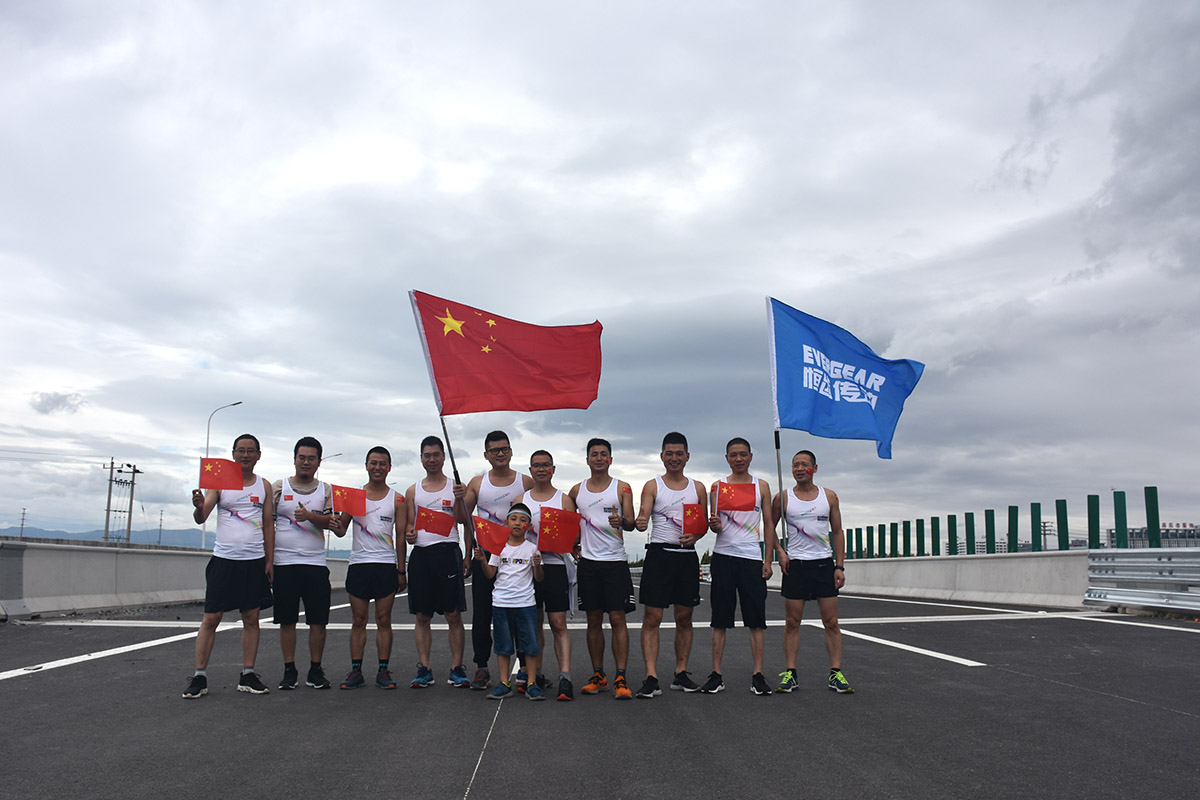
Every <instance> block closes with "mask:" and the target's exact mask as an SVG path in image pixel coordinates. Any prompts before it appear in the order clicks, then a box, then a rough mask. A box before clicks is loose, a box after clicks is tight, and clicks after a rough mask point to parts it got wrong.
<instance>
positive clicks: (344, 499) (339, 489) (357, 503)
mask: <svg viewBox="0 0 1200 800" xmlns="http://www.w3.org/2000/svg"><path fill="white" fill-rule="evenodd" d="M332 489H333V511H334V513H335V514H336V513H338V512H344V513H346V514H349V515H350V516H352V517H365V516H366V515H367V490H366V489H355V488H353V487H350V486H337V485H334V486H333V487H332Z"/></svg>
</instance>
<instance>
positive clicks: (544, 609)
mask: <svg viewBox="0 0 1200 800" xmlns="http://www.w3.org/2000/svg"><path fill="white" fill-rule="evenodd" d="M529 474H530V475H531V476H532V477H533V487H532V488H531V489H530V490H529V491H527V492H526V493H525V495H524V497H522V498H521V502H522V503H524V504H525V505H526V506H528V507H529V510H530V511H531V512H532V514H533V519H532V524H531V525H530V527H529V530H527V531H526V532H525V538H526V539H529V540H530V541H532V542H535V543H536V542H537V540H538V535H539V534H540V533H541V514H542V509H543V508H561V509H565V510H567V511H574V510H575V503H574V502H573V501H572V500H571V498H570V497H568V496H567V495H565V494H563V493H562V492H561V491H560V490H559V489H557V488H555V486H554V458H553V456H551V455H550V453H548V452H546V451H545V450H535V451H534V452H533V455H532V456H530V458H529ZM576 536H578V532H576ZM576 541H578V539H577V540H576ZM570 557H571V556H570V555H569V554H562V553H542V572H543V578H542V580H540V581H538V582H537V584H536V585H535V586H534V592H535V599H536V601H537V609H538V617H537V638H538V649H539V650H541V651H542V652H545V649H546V648H545V634H544V627H545V621H546V619H549V620H550V632H551V635H553V637H554V654H555V656H557V658H558V689H557V691H554V692H550V694H553V696H554V697H555V698H556V699H558V700H562V701H564V702H566V701H571V700H574V699H575V686H574V684H572V683H571V632H570V631H569V630H567V611H568V609H569V608H570V602H571V583H570V577H569V576H570V572H569V569H568V564H567V559H569V558H570ZM545 663H546V659H545V658H544V657H543V659H542V664H543V666H544V665H545ZM528 677H529V679H530V680H534V679H536V680H537V682H538V685H539V687H540V688H543V689H545V688H547V687H546V686H545V685H544V681H543V679H542V676H540V675H536V676H535V675H530V676H528ZM519 683H520V680H519V679H518V684H519ZM518 691H520V688H519V686H518Z"/></svg>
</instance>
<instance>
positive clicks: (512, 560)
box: [473, 503, 546, 700]
mask: <svg viewBox="0 0 1200 800" xmlns="http://www.w3.org/2000/svg"><path fill="white" fill-rule="evenodd" d="M505 522H506V523H507V524H508V541H507V542H506V543H505V544H504V549H503V550H502V551H501V552H499V553H493V554H492V556H491V558H490V559H488V560H487V562H486V563H483V564H482V567H483V572H484V574H485V575H486V576H487V577H488V578H495V579H496V583H495V586H494V587H493V588H492V630H493V638H494V639H495V642H496V644H495V648H496V662H497V667H498V668H499V675H500V679H501V682H500V683H498V684H497V685H496V688H495V689H493V690H492V691H491V692H489V693H488V697H489V698H490V699H492V700H503V699H504V698H505V697H508V696H509V695H511V694H512V693H513V689H512V685H511V684H510V682H509V680H510V675H511V672H510V667H511V666H512V657H513V653H514V652H516V651H517V650H519V651H520V652H522V653H524V654H525V663H526V668H527V669H528V670H529V671H530V672H531V673H533V674H537V672H536V671H537V667H538V664H539V662H540V661H541V658H540V657H541V650H540V649H538V643H537V604H536V602H535V601H534V594H533V582H534V581H540V580H541V579H542V554H541V553H539V552H538V549H537V545H535V544H534V543H533V542H528V541H526V540H525V531H527V530H529V528H530V526H531V525H532V524H533V514H531V513H530V511H529V507H528V506H526V505H525V504H524V503H516V504H514V505H513V506H512V508H510V509H509V510H508V517H507V519H506V520H505ZM473 557H474V558H475V560H476V561H480V562H482V561H483V560H484V555H483V550H482V549H481V548H479V547H476V548H475V552H474V553H473ZM514 639H515V645H516V647H515V648H514ZM525 696H526V697H527V698H529V699H530V700H545V699H546V695H545V694H544V693H543V692H542V690H541V689H540V688H538V687H537V686H536V685H535V684H532V683H531V684H529V686H528V687H526V689H525Z"/></svg>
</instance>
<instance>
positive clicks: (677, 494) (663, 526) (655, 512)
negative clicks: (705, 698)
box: [634, 431, 707, 699]
mask: <svg viewBox="0 0 1200 800" xmlns="http://www.w3.org/2000/svg"><path fill="white" fill-rule="evenodd" d="M687 448H688V445H687V437H686V436H684V435H683V434H682V433H678V432H674V431H673V432H671V433H668V434H667V435H666V436H664V437H663V442H662V451H661V453H660V454H659V457H660V458H661V459H662V463H663V467H664V468H665V469H666V472H664V473H663V475H662V476H661V477H658V478H655V479H654V480H652V481H647V482H646V485H645V486H644V487H642V502H641V508H640V509H639V511H638V516H637V521H636V522H635V523H634V524H635V526H636V527H637V529H638V530H639V531H644V530H646V528H647V527H648V526H649V525H650V522H651V518H653V528H652V529H651V531H650V543H649V544H647V545H646V561H645V564H644V565H643V566H642V592H641V601H642V605H643V606H645V609H644V611H643V614H642V658H643V659H644V660H645V663H646V680H645V681H644V682H643V683H642V687H641V688H640V689H638V691H637V696H638V697H641V698H645V699H649V698H652V697H657V696H658V695H660V694H662V688H661V687H660V686H659V682H658V642H659V639H658V632H659V627H660V626H661V625H662V618H663V611H664V610H665V609H666V608H668V607H669V606H674V608H675V677H674V679H673V680H672V681H671V689H673V690H676V691H683V692H696V691H699V690H700V687H699V686H697V685H696V682H695V681H693V680H692V679H691V676H689V675H688V673H687V665H688V657H689V656H690V655H691V652H692V609H693V608H695V607H696V606H698V605H700V559H699V557H698V556H697V555H696V540H698V539H699V538H700V537H701V536H703V535H704V533H705V531H706V528H705V527H704V526H703V525H702V526H701V528H700V531H699V533H696V534H693V533H688V532H685V529H684V520H685V517H686V514H687V508H686V506H689V505H690V506H693V508H694V507H696V506H698V507H699V515H700V517H701V519H702V520H706V519H707V517H706V515H705V513H704V508H705V507H706V506H707V503H706V501H705V497H706V495H705V491H704V486H703V485H702V484H699V483H696V482H695V481H694V480H692V479H691V478H689V477H687V476H685V475H684V474H683V468H684V467H685V466H687V463H688V459H689V458H690V454H689V453H688V449H687Z"/></svg>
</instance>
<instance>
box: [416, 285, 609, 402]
mask: <svg viewBox="0 0 1200 800" xmlns="http://www.w3.org/2000/svg"><path fill="white" fill-rule="evenodd" d="M408 295H409V298H410V299H411V300H412V306H413V314H414V315H415V316H416V319H417V332H418V333H420V335H421V344H422V346H423V347H424V349H425V361H426V364H427V365H428V367H429V377H430V380H431V381H432V382H433V395H434V399H435V400H436V401H437V407H438V413H439V414H443V415H445V414H470V413H474V412H476V411H542V410H545V409H550V408H587V407H588V406H590V405H591V404H592V401H593V400H595V399H596V392H597V390H598V387H599V385H600V332H601V331H602V330H603V326H602V325H601V324H600V323H599V322H593V323H592V324H590V325H561V326H553V327H551V326H544V325H531V324H529V323H527V322H518V321H516V320H512V319H507V318H506V317H501V316H499V315H498V314H492V313H490V312H487V311H482V310H480V309H477V308H472V307H471V306H467V305H463V304H462V303H455V302H454V301H452V300H444V299H442V298H440V297H434V296H433V295H429V294H425V293H424V292H418V291H416V290H413V291H410V292H409V293H408ZM535 310H537V309H535Z"/></svg>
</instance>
